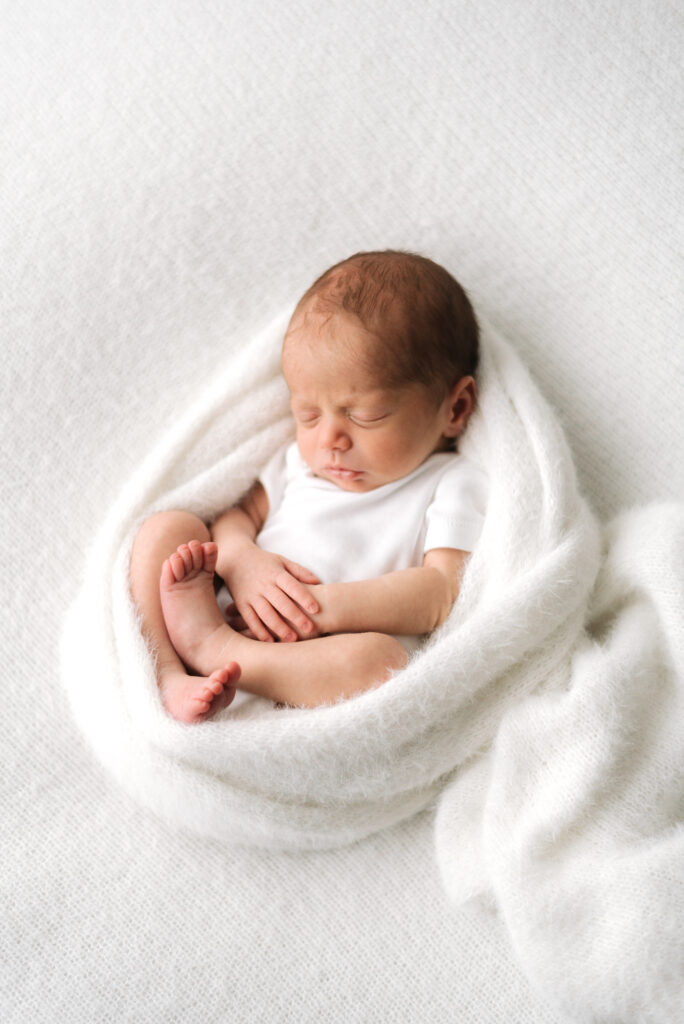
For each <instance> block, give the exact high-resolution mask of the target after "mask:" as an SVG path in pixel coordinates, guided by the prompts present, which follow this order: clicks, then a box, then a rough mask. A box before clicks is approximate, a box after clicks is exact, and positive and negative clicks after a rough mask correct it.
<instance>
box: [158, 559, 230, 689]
mask: <svg viewBox="0 0 684 1024" xmlns="http://www.w3.org/2000/svg"><path fill="white" fill-rule="evenodd" d="M217 553H218V549H217V547H216V545H215V544H214V543H213V541H206V542H205V543H204V544H202V543H200V541H198V540H191V541H189V542H188V543H187V544H181V545H180V547H179V548H178V549H177V550H176V551H175V552H174V553H173V554H172V555H171V556H170V557H169V558H167V559H166V561H165V562H164V564H163V566H162V571H161V578H160V580H159V595H160V598H161V604H162V611H163V612H164V622H165V623H166V629H167V631H168V634H169V637H170V639H171V643H172V644H173V646H174V648H175V649H176V653H177V654H178V656H179V657H180V658H181V659H182V660H183V661H184V662H185V664H186V665H188V666H189V668H191V669H192V670H193V671H194V672H199V673H200V674H202V675H209V673H210V672H211V671H212V670H213V669H214V668H215V667H216V665H220V664H221V663H225V662H226V661H228V660H230V659H229V655H228V652H227V651H226V650H225V648H226V643H227V642H229V640H230V638H231V637H233V636H234V635H235V634H234V633H233V630H231V628H230V626H228V625H227V623H226V622H225V620H224V618H223V616H222V615H221V612H220V611H219V608H218V605H217V603H216V594H215V593H214V569H215V567H216V557H217Z"/></svg>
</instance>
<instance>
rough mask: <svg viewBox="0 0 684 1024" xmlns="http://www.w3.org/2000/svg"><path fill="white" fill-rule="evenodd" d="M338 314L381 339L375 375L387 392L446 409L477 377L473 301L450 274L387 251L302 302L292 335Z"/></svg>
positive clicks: (372, 359)
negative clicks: (402, 391)
mask: <svg viewBox="0 0 684 1024" xmlns="http://www.w3.org/2000/svg"><path fill="white" fill-rule="evenodd" d="M339 311H343V312H345V313H348V314H351V315H352V316H355V317H356V318H357V319H358V320H359V321H360V323H361V324H362V326H363V327H364V328H365V330H366V331H368V332H370V333H371V334H372V335H374V336H375V337H376V339H377V341H378V344H377V345H376V346H375V347H374V350H372V351H369V352H368V360H369V369H371V370H375V371H376V372H377V373H378V375H379V376H382V377H383V379H384V380H385V382H386V385H387V386H388V387H401V386H402V385H405V384H407V383H419V384H423V385H424V386H425V387H426V388H427V389H428V390H429V391H430V392H431V393H432V394H433V395H434V397H435V400H436V401H441V400H442V399H443V398H444V396H445V394H446V393H447V391H448V390H449V388H450V387H451V386H452V385H453V384H454V383H455V382H456V381H457V380H459V378H461V377H464V376H473V375H474V373H475V370H476V368H477V362H478V349H479V328H478V324H477V320H476V318H475V313H474V311H473V308H472V306H471V304H470V300H469V299H468V296H467V295H466V293H465V291H464V290H463V288H462V287H461V285H460V284H459V283H458V281H456V279H455V278H454V277H452V275H451V274H450V273H449V272H448V271H447V270H445V269H444V267H442V266H440V265H439V264H438V263H435V262H434V261H433V260H431V259H428V258H427V257H425V256H420V255H418V254H416V253H412V252H403V251H399V250H394V249H386V250H384V251H377V252H358V253H355V254H354V255H353V256H349V257H347V259H344V260H341V261H340V262H339V263H336V264H335V265H334V266H332V267H330V268H329V269H328V270H326V271H325V272H324V273H323V274H321V276H320V277H318V278H317V279H316V280H315V281H314V283H313V284H312V285H311V287H310V288H308V289H307V291H306V292H305V293H304V295H303V296H302V297H301V299H300V300H299V302H298V303H297V306H296V308H295V311H294V314H293V317H292V320H291V322H290V328H289V329H288V334H290V333H291V332H292V331H294V330H296V328H297V325H298V324H299V323H300V322H301V320H302V319H303V318H305V317H306V315H307V314H308V313H309V312H313V313H316V314H321V313H322V314H325V313H330V314H331V315H332V314H334V313H336V312H339ZM390 355H391V358H388V356H390Z"/></svg>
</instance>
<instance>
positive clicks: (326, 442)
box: [321, 420, 351, 451]
mask: <svg viewBox="0 0 684 1024" xmlns="http://www.w3.org/2000/svg"><path fill="white" fill-rule="evenodd" d="M321 443H322V445H323V447H324V448H330V449H334V450H335V451H347V449H348V448H350V446H351V439H350V437H349V434H348V433H347V431H346V430H345V429H344V425H343V424H341V423H339V422H336V421H334V420H331V421H330V422H328V423H327V424H325V426H324V429H323V433H322V435H321Z"/></svg>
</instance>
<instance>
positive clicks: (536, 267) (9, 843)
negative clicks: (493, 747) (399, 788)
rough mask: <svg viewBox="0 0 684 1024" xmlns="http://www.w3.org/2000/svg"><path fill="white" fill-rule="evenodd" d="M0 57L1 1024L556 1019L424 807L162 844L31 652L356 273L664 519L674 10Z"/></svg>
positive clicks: (670, 378) (440, 13) (33, 44)
mask: <svg viewBox="0 0 684 1024" xmlns="http://www.w3.org/2000/svg"><path fill="white" fill-rule="evenodd" d="M0 39H1V41H2V54H3V57H2V62H1V63H0V76H1V79H2V83H1V84H2V88H1V89H0V147H1V148H0V157H1V159H0V210H1V214H0V215H1V228H0V246H1V247H2V260H1V262H0V297H1V301H2V318H1V321H0V331H1V332H2V339H1V344H2V349H1V351H2V359H3V363H2V366H3V372H2V393H1V395H0V416H1V417H2V422H3V445H2V453H3V455H2V457H3V462H4V466H3V471H2V477H1V478H0V479H1V481H2V482H1V484H0V486H1V487H2V499H3V500H2V515H3V525H2V537H3V540H4V542H5V546H6V553H5V555H4V558H3V562H4V564H5V566H6V567H7V569H6V578H7V585H6V590H5V593H6V597H4V599H3V617H2V631H3V639H4V641H5V642H4V645H3V657H4V663H5V679H6V683H5V691H4V692H5V698H4V713H5V714H4V728H3V730H2V741H1V742H2V747H1V751H2V760H3V771H2V780H3V783H4V785H3V792H2V803H1V805H0V814H1V820H2V823H3V826H4V830H5V832H6V841H4V842H3V844H2V861H3V864H2V873H1V875H0V878H1V881H0V885H1V886H2V894H3V896H2V914H1V915H0V943H1V946H2V948H1V952H2V956H1V957H0V960H1V961H2V964H3V966H2V968H1V969H0V972H1V973H0V980H1V982H2V985H3V989H4V991H3V992H2V1004H3V1007H4V1010H3V1016H4V1019H6V1020H9V1021H11V1022H13V1024H14V1022H22V1024H23V1022H24V1021H27V1022H28V1021H32V1022H33V1021H36V1022H42V1021H46V1022H47V1021H55V1020H68V1021H73V1022H75V1024H85V1022H90V1021H94V1020H97V1021H103V1022H109V1021H112V1022H118V1021H123V1020H129V1021H136V1022H138V1021H140V1022H145V1024H148V1022H149V1024H152V1022H154V1024H156V1022H159V1024H161V1022H165V1024H166V1022H176V1021H178V1022H192V1024H194V1022H198V1024H199V1022H202V1024H204V1022H209V1021H211V1022H213V1021H217V1022H219V1021H226V1020H231V1021H232V1020H235V1021H240V1022H242V1021H245V1022H251V1021H255V1022H256V1021H262V1020H267V1021H271V1020H272V1021H281V1020H282V1021H297V1022H299V1021H309V1020H310V1021H319V1020H329V1021H331V1022H332V1021H334V1022H338V1021H343V1022H346V1021H366V1020H368V1021H370V1020H373V1021H388V1022H395V1021H396V1022H403V1021H411V1020H421V1021H422V1020H430V1021H440V1022H441V1021H444V1022H447V1021H457V1022H459V1024H460V1022H463V1024H471V1022H472V1024H476V1022H477V1024H485V1022H486V1024H503V1022H506V1024H510V1022H511V1021H514V1022H517V1021H520V1022H524V1024H537V1022H539V1024H556V1022H557V1021H558V1018H557V1017H556V1016H555V1014H554V1011H552V1010H551V1009H549V1008H548V1007H546V1006H544V1005H543V1004H542V1003H541V1002H540V1001H539V999H538V998H537V997H536V996H535V994H534V993H533V992H531V991H530V990H529V988H528V985H527V983H526V981H525V980H524V978H523V977H522V975H521V973H520V971H519V970H518V968H517V966H516V964H515V959H514V953H513V951H511V950H510V949H509V948H508V945H507V942H506V937H505V934H504V931H503V928H502V926H501V925H500V923H499V922H498V921H497V920H496V919H495V918H494V917H493V916H492V915H491V914H490V913H489V911H488V910H487V909H486V908H484V907H481V906H479V905H473V906H468V907H466V908H462V909H460V910H458V911H454V910H453V909H451V908H450V907H448V905H447V904H446V901H445V899H444V897H443V895H442V893H441V890H440V886H439V880H438V876H437V871H436V868H435V867H434V866H433V863H432V859H431V858H432V853H431V850H432V845H433V844H432V835H431V829H432V821H431V815H430V814H424V815H421V816H420V817H418V818H415V819H413V820H412V821H411V822H409V823H408V824H407V825H405V826H403V827H400V828H396V829H394V830H392V831H388V832H386V833H383V834H381V835H379V836H377V837H375V838H373V839H371V840H368V841H366V842H364V843H361V844H359V845H357V846H355V847H352V848H349V849H346V850H342V851H337V852H333V853H326V854H307V855H304V856H302V855H300V856H296V857H295V856H293V855H290V856H286V855H273V854H264V853H255V852H252V851H238V850H235V851H227V850H225V849H223V848H219V847H218V846H214V845H212V844H210V843H205V842H202V841H200V840H198V839H195V838H193V837H190V836H186V835H182V834H178V833H174V832H171V831H170V830H168V829H167V828H166V827H165V826H164V825H162V824H160V823H159V822H158V821H157V820H156V819H155V818H154V817H152V816H151V815H150V814H148V813H147V812H144V811H142V810H140V809H139V808H138V807H137V806H135V805H134V804H133V803H131V802H130V801H129V799H128V798H127V797H125V796H124V795H123V794H122V793H120V792H119V791H118V790H117V789H116V787H115V786H114V784H113V783H112V782H111V781H110V780H109V778H108V777H106V776H105V775H104V773H103V772H102V770H101V769H100V768H99V767H98V766H97V764H96V763H95V762H94V761H93V759H92V757H91V755H90V754H89V752H88V750H87V749H86V747H85V745H84V743H83V741H82V739H81V737H80V735H79V734H78V732H77V731H76V729H75V727H74V725H73V724H72V721H71V718H70V713H69V709H68V706H67V703H66V701H65V698H64V696H63V693H62V691H61V688H60V685H59V681H58V678H57V671H56V668H57V662H56V648H57V642H58V637H59V630H60V624H61V618H62V613H63V610H64V608H65V606H66V604H67V603H68V602H69V601H70V600H71V598H72V597H73V596H74V594H75V592H76V589H77V585H78V579H79V574H80V571H81V569H82V567H83V564H84V558H85V550H86V548H87V546H88V544H89V541H90V540H91V539H92V537H93V535H94V533H95V531H96V529H97V527H98V526H99V524H100V522H101V520H102V519H103V517H104V515H105V514H106V511H107V509H108V508H109V507H110V505H111V503H112V501H113V500H114V498H115V496H116V495H117V493H118V492H119V489H120V488H121V486H122V485H123V483H124V482H125V481H126V480H127V479H128V477H129V476H130V474H131V473H132V472H133V470H134V469H135V467H136V466H137V465H138V463H139V462H140V460H141V458H142V456H143V455H144V454H145V453H146V452H147V451H148V450H149V448H150V447H151V446H152V444H153V443H154V442H155V441H156V440H157V439H158V438H159V437H160V436H161V434H162V433H163V432H164V430H165V428H166V427H167V426H168V423H169V422H170V420H171V419H172V418H173V416H174V414H175V412H176V410H178V409H179V408H180V409H184V408H185V407H186V406H187V405H188V403H189V402H190V401H191V400H192V398H193V397H194V396H195V395H196V394H197V393H198V392H199V391H200V390H201V387H202V383H203V381H204V380H205V379H206V378H207V376H210V375H211V374H212V372H213V368H214V367H215V366H216V365H217V364H218V363H219V362H221V361H223V360H224V359H225V358H226V357H227V356H228V355H229V354H230V351H231V349H233V348H236V347H239V345H240V342H241V339H243V338H246V337H251V336H252V335H253V334H254V333H255V331H256V330H257V329H259V328H261V327H262V326H263V325H264V324H265V323H267V322H269V321H270V320H271V319H272V317H273V315H274V314H275V313H277V312H278V311H279V310H281V309H282V308H284V307H285V306H286V305H288V304H289V303H291V302H294V300H295V299H296V297H297V295H298V293H299V292H300V291H301V290H303V288H304V287H306V285H307V284H308V283H309V282H310V280H311V279H312V277H313V276H314V275H315V274H317V273H318V272H319V271H320V270H322V269H323V268H324V267H325V266H326V265H328V264H329V263H331V262H333V261H334V260H336V259H338V258H341V257H342V256H344V255H347V254H348V253H350V252H351V251H355V250H357V249H360V248H369V247H385V246H401V247H407V248H415V249H417V250H419V251H422V252H425V253H426V254H428V255H431V256H432V257H434V258H435V259H437V260H439V261H441V262H444V263H445V264H446V265H447V266H448V267H449V269H450V270H452V271H453V272H454V273H455V274H456V275H457V276H458V277H459V278H460V279H461V280H462V282H463V284H464V285H465V286H466V287H467V288H468V289H469V291H470V293H471V295H472V297H473V299H474V301H475V304H476V305H477V307H478V308H480V309H481V310H482V312H483V313H485V314H486V315H487V317H488V318H489V319H490V320H491V321H492V322H493V323H494V324H495V325H496V326H498V327H500V328H501V330H502V331H503V332H504V333H505V335H506V336H507V337H509V338H511V339H513V340H514V341H515V342H516V343H517V344H518V346H519V349H520V351H521V352H522V354H523V356H524V357H525V358H526V360H527V362H528V363H529V365H530V366H531V368H532V371H533V373H534V375H535V378H536V379H537V381H538V382H539V383H540V385H541V387H542V389H543V390H544V391H545V393H546V394H547V396H548V397H549V398H550V399H551V401H552V402H553V403H554V405H555V406H556V408H557V409H558V411H559V412H560V414H561V416H562V419H563V422H564V423H565V425H566V428H567V431H568V436H569V438H570V442H571V445H572V447H573V451H574V454H575V457H576V460H577V464H578V469H579V475H580V480H581V483H582V485H583V487H584V489H585V491H586V493H587V494H588V495H589V497H590V500H591V501H592V503H593V504H594V507H595V508H596V509H597V510H598V512H599V513H600V514H601V515H603V516H607V515H609V514H612V513H613V512H614V511H616V510H617V509H618V508H621V507H623V506H625V505H630V504H634V503H637V502H642V501H645V500H648V499H650V498H658V497H668V496H672V497H678V496H681V495H682V493H684V459H682V427H681V405H682V400H683V398H684V356H683V352H682V340H681V339H682V317H681V295H682V285H683V284H684V280H683V275H682V259H681V253H682V241H683V239H684V232H683V230H682V209H683V203H682V185H681V182H682V170H683V168H682V162H683V161H682V124H681V121H682V114H681V111H682V101H683V99H684V90H683V87H682V71H681V53H682V44H683V43H684V19H683V17H682V11H681V7H680V5H679V4H670V3H667V2H664V0H661V2H652V0H649V2H646V0H643V2H640V0H630V2H629V3H627V4H625V3H620V2H619V0H610V2H607V3H604V4H601V5H594V4H589V3H585V2H583V0H564V2H561V0H553V2H550V3H549V2H548V0H546V2H542V0H522V2H521V3H518V4H515V5H507V4H503V3H501V2H495V0H481V2H479V3H475V2H458V0H456V2H447V0H426V2H422V3H420V4H419V3H417V2H414V3H411V2H408V0H402V2H399V3H390V2H389V0H380V2H377V3H374V4H367V3H363V2H361V0H346V2H345V3H339V2H336V0H335V2H330V3H326V4H324V3H321V4H316V3H313V2H308V3H305V2H301V0H300V2H296V0H295V2H293V3H291V4H287V5H286V4H280V3H275V2H271V3H266V2H257V3H253V4H251V5H250V6H249V10H246V8H245V6H244V5H243V4H241V3H240V4H239V3H237V2H233V0H231V2H219V0H212V2H207V0H205V2H204V3H202V4H200V5H198V4H197V3H193V2H191V0H187V2H184V0H167V2H162V0H157V2H156V3H155V2H150V3H146V4H144V3H134V2H115V0H111V2H104V0H101V2H97V0H96V2H92V0H91V2H89V3H86V2H85V0H84V2H78V0H71V2H70V0H65V2H64V3H62V4H59V5H57V4H51V3H49V2H47V0H46V2H44V3H40V2H38V0H34V2H33V3H31V2H30V0H29V2H23V3H19V2H5V3H4V4H3V5H2V7H1V8H0Z"/></svg>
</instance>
